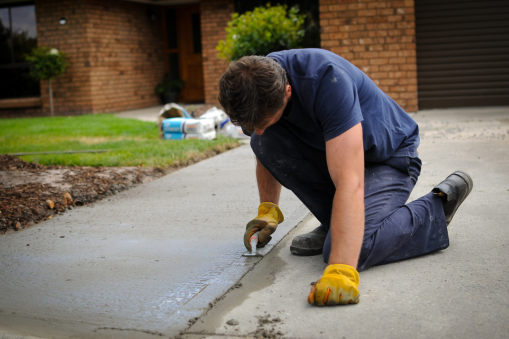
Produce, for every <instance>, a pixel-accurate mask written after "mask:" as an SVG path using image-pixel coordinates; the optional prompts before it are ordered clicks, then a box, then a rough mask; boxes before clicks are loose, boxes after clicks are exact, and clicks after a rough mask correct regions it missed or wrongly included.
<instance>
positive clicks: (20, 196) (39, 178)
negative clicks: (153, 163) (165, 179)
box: [0, 155, 175, 235]
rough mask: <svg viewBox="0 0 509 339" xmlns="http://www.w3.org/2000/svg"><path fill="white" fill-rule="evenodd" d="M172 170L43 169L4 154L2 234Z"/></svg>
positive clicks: (1, 161) (0, 164)
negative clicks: (66, 195) (67, 195)
mask: <svg viewBox="0 0 509 339" xmlns="http://www.w3.org/2000/svg"><path fill="white" fill-rule="evenodd" d="M171 170H172V169H168V170H161V169H158V168H143V167H113V168H112V167H64V166H42V165H39V164H34V163H29V162H26V161H23V160H21V159H19V158H17V157H13V156H9V155H0V235H2V234H4V235H5V234H7V233H11V232H15V231H19V230H21V229H23V228H26V227H29V226H30V225H32V224H34V223H39V222H41V221H43V220H48V219H50V218H52V217H53V216H54V215H56V214H61V213H64V212H65V211H67V210H70V209H73V208H76V207H79V206H83V205H86V204H90V203H92V202H95V201H97V200H100V199H102V198H104V197H108V196H111V195H114V194H117V193H119V192H121V191H124V190H126V189H128V188H130V187H132V186H134V185H137V184H141V183H147V182H149V181H152V180H154V179H157V178H159V177H161V176H163V175H164V174H166V173H168V172H170V171H171ZM173 170H175V169H173ZM66 193H68V194H69V195H70V197H71V199H72V201H71V199H69V198H67V199H66V197H65V194H66Z"/></svg>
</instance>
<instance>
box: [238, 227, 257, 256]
mask: <svg viewBox="0 0 509 339" xmlns="http://www.w3.org/2000/svg"><path fill="white" fill-rule="evenodd" d="M259 233H260V232H256V233H255V234H253V235H252V236H251V238H249V243H250V244H251V252H246V253H244V254H242V256H243V257H262V255H261V254H260V253H257V252H256V245H258V234H259Z"/></svg>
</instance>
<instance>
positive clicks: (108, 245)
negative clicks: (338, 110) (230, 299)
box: [0, 145, 309, 338]
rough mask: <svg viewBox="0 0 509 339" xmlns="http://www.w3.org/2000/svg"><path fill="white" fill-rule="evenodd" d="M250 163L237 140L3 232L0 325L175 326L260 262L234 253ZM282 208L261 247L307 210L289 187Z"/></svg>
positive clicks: (80, 333)
mask: <svg viewBox="0 0 509 339" xmlns="http://www.w3.org/2000/svg"><path fill="white" fill-rule="evenodd" d="M254 165H255V159H254V155H253V154H252V151H251V149H250V147H249V146H248V145H244V146H242V147H240V148H237V149H234V150H232V151H229V152H226V153H224V154H221V155H219V156H217V157H214V158H211V159H207V160H205V161H202V162H200V163H198V164H195V165H193V166H190V167H188V168H185V169H182V170H180V171H178V172H175V173H172V174H170V175H167V176H165V177H163V178H160V179H158V180H156V181H153V182H151V183H148V184H144V185H141V186H138V187H135V188H132V189H130V190H128V191H125V192H122V193H121V194H118V195H116V196H114V197H112V198H109V199H105V200H102V201H99V202H97V203H95V204H92V205H89V206H85V207H81V208H76V209H73V210H72V211H69V212H67V213H66V214H64V215H61V216H57V217H54V218H53V219H51V220H49V221H47V222H44V223H41V224H38V225H34V226H32V227H31V228H28V229H26V230H23V231H21V232H19V233H15V234H12V235H9V236H6V237H0V271H1V272H2V273H1V275H0V286H2V291H1V293H0V332H2V333H3V335H4V336H7V334H9V335H28V336H30V335H31V336H40V337H44V338H60V337H62V338H67V337H70V336H77V337H79V338H105V337H112V338H113V337H118V336H122V337H125V336H132V337H134V338H138V337H145V336H152V335H159V334H162V335H165V336H167V337H168V336H174V335H176V334H178V333H179V332H180V331H182V330H184V329H185V328H186V327H187V326H188V325H189V323H188V321H189V319H193V318H194V317H199V316H200V315H201V314H202V313H203V312H204V311H205V310H207V309H208V308H209V303H210V302H212V301H214V299H216V298H218V297H220V296H221V295H223V294H224V293H225V292H226V291H227V290H228V289H229V288H230V287H231V286H232V285H234V284H235V283H236V282H237V281H238V280H239V279H240V278H241V277H242V276H243V275H244V274H245V273H246V272H247V271H248V270H250V269H251V268H252V267H253V265H254V264H255V263H256V262H258V261H260V260H261V258H245V257H242V256H241V255H242V254H243V253H245V251H246V249H245V248H244V245H243V242H242V236H243V234H244V230H245V225H246V223H247V222H248V221H249V220H251V219H252V218H253V217H255V216H256V214H257V207H258V203H259V202H258V193H257V188H256V179H255V173H254V167H255V166H254ZM281 208H282V209H283V211H285V214H286V217H287V220H286V221H285V222H284V223H282V224H281V225H280V230H281V232H278V234H276V235H275V236H276V238H275V239H274V240H275V241H273V242H272V243H271V244H270V246H268V249H270V248H272V247H273V246H274V244H276V243H277V241H278V240H280V239H281V238H282V237H283V236H284V235H285V234H286V233H287V232H288V231H289V230H290V229H291V228H292V227H295V226H296V225H297V224H298V223H299V222H300V221H301V220H302V219H303V218H304V217H305V216H306V215H307V214H308V213H309V212H307V210H306V209H305V208H304V207H303V206H302V204H301V203H300V201H298V199H297V198H296V197H295V196H294V195H293V194H292V193H291V192H289V191H288V190H284V192H283V196H282V201H281ZM268 249H265V250H264V251H265V252H267V250H268ZM1 337H2V335H0V338H1Z"/></svg>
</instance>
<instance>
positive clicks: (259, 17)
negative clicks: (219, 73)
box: [216, 4, 306, 61]
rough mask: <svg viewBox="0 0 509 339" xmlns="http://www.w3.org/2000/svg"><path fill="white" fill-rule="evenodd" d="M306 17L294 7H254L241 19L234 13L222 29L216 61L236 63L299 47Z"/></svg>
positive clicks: (240, 16)
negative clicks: (256, 56)
mask: <svg viewBox="0 0 509 339" xmlns="http://www.w3.org/2000/svg"><path fill="white" fill-rule="evenodd" d="M305 18H306V16H305V15H302V14H299V9H298V8H297V7H292V8H290V10H288V12H287V6H281V5H278V6H273V7H271V6H270V5H269V4H267V5H266V6H265V7H264V6H261V7H257V8H255V9H254V10H253V11H252V12H246V13H244V14H242V15H239V14H238V13H234V14H233V15H232V20H231V21H229V22H228V26H227V27H226V40H221V41H219V44H218V45H217V46H216V49H217V50H218V52H219V55H218V57H219V58H220V59H226V60H228V61H232V60H237V59H240V58H242V57H243V56H246V55H267V54H269V53H271V52H275V51H281V50H285V49H291V48H299V47H301V46H300V44H301V41H302V38H303V36H304V29H303V28H302V27H303V24H304V20H305Z"/></svg>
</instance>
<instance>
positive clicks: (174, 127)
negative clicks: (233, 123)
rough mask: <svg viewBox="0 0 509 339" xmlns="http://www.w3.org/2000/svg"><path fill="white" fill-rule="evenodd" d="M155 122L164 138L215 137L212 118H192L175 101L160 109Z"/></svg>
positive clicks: (210, 138) (209, 138) (208, 138)
mask: <svg viewBox="0 0 509 339" xmlns="http://www.w3.org/2000/svg"><path fill="white" fill-rule="evenodd" d="M157 124H158V126H159V129H160V130H161V132H163V135H162V136H163V139H166V140H183V139H205V140H212V139H215V138H216V130H215V128H214V119H192V118H191V116H190V115H189V113H187V111H186V110H185V108H184V107H182V106H179V105H177V104H175V103H171V104H167V105H165V106H164V107H163V108H162V109H161V112H159V118H158V123H157Z"/></svg>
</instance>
